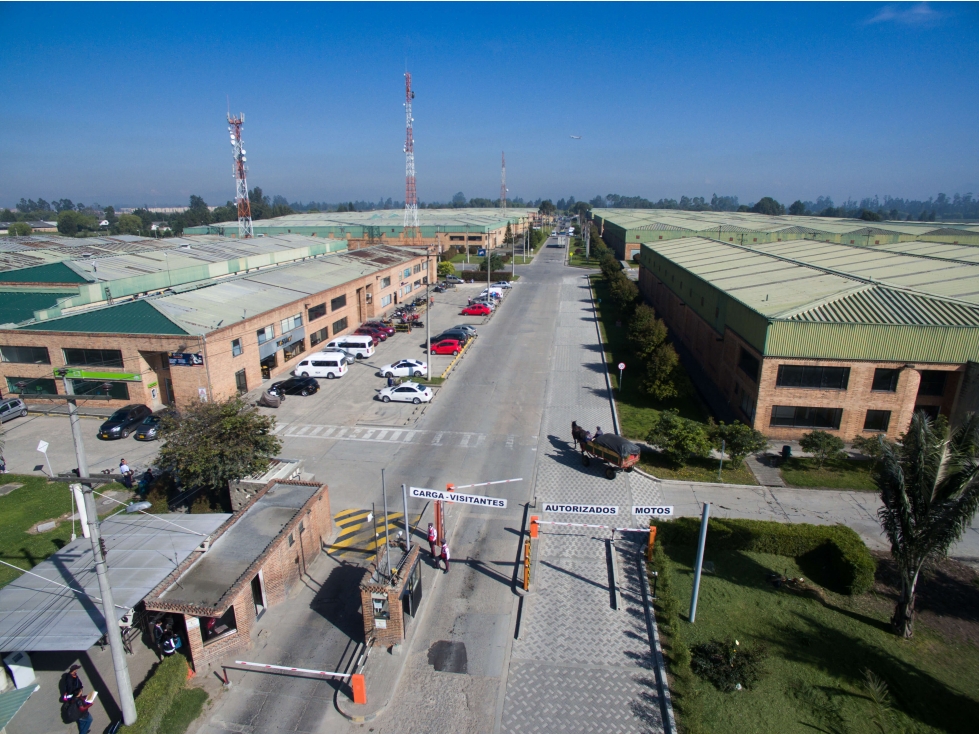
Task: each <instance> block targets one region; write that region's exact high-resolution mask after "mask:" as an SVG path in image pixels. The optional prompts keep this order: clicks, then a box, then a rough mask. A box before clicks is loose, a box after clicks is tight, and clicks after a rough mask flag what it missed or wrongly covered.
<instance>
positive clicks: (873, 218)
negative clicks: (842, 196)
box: [860, 209, 883, 222]
mask: <svg viewBox="0 0 979 734" xmlns="http://www.w3.org/2000/svg"><path fill="white" fill-rule="evenodd" d="M860 218H861V219H862V220H863V221H865V222H880V221H881V220H882V219H883V217H881V216H880V214H878V213H877V212H872V211H870V210H869V209H861V210H860Z"/></svg>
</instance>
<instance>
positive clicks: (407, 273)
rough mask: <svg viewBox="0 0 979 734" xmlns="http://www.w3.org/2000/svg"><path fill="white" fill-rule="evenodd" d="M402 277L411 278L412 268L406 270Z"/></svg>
mask: <svg viewBox="0 0 979 734" xmlns="http://www.w3.org/2000/svg"><path fill="white" fill-rule="evenodd" d="M401 277H403V278H410V277H411V268H405V271H404V272H403V273H402V274H401Z"/></svg>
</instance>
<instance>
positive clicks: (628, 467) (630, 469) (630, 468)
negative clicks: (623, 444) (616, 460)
mask: <svg viewBox="0 0 979 734" xmlns="http://www.w3.org/2000/svg"><path fill="white" fill-rule="evenodd" d="M633 469H635V467H634V466H627V467H626V468H625V470H626V471H632V470H633Z"/></svg>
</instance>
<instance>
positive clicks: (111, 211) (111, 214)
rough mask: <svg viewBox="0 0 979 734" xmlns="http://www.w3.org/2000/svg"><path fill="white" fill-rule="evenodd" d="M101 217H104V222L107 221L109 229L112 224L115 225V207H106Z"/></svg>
mask: <svg viewBox="0 0 979 734" xmlns="http://www.w3.org/2000/svg"><path fill="white" fill-rule="evenodd" d="M103 215H104V216H105V219H106V220H107V221H108V222H109V226H110V227H111V226H112V225H113V224H115V223H116V221H118V220H117V219H116V209H115V207H113V206H107V207H106V208H105V211H104V212H103Z"/></svg>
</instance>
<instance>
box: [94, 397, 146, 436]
mask: <svg viewBox="0 0 979 734" xmlns="http://www.w3.org/2000/svg"><path fill="white" fill-rule="evenodd" d="M152 414H153V411H152V410H150V409H149V408H147V407H146V406H145V405H127V406H126V407H125V408H119V410H117V411H116V412H115V413H113V414H112V415H111V416H110V417H109V419H108V420H107V421H105V423H103V424H102V425H101V426H99V438H105V439H112V438H127V437H128V436H129V434H130V433H131V432H132V428H133V426H135V425H136V424H137V423H141V422H142V421H143V419H144V418H146V417H147V416H149V415H152Z"/></svg>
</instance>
